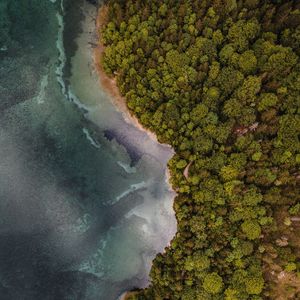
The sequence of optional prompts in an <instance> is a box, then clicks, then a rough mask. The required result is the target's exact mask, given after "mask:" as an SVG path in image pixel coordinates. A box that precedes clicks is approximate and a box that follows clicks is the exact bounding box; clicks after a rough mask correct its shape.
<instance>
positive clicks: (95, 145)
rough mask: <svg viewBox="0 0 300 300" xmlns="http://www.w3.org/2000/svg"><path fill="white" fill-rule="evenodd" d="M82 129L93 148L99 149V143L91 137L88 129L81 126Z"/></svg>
mask: <svg viewBox="0 0 300 300" xmlns="http://www.w3.org/2000/svg"><path fill="white" fill-rule="evenodd" d="M82 131H83V133H84V134H85V136H86V138H87V140H88V141H89V142H90V143H91V145H92V146H94V147H95V148H97V149H99V148H100V144H99V143H98V142H97V141H95V140H94V139H93V138H92V137H91V135H90V133H89V131H88V130H87V129H86V128H83V129H82Z"/></svg>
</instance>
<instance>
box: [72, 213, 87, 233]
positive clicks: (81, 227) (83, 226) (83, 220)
mask: <svg viewBox="0 0 300 300" xmlns="http://www.w3.org/2000/svg"><path fill="white" fill-rule="evenodd" d="M90 226H91V216H90V214H87V213H86V214H84V215H83V216H82V217H80V218H78V219H77V220H76V223H75V226H74V228H73V230H74V232H76V233H84V232H86V231H87V230H88V229H89V228H90Z"/></svg>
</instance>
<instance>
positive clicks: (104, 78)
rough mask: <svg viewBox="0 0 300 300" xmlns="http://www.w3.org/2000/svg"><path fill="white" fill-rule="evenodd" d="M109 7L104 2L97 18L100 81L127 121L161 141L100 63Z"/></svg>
mask: <svg viewBox="0 0 300 300" xmlns="http://www.w3.org/2000/svg"><path fill="white" fill-rule="evenodd" d="M107 9H108V7H107V6H106V5H105V4H103V5H102V6H101V7H99V8H98V13H97V18H96V33H97V38H98V40H97V46H96V47H95V48H94V55H93V56H94V64H95V66H96V70H97V73H98V75H99V80H100V83H101V85H102V87H103V89H104V90H105V91H106V92H107V94H109V95H110V98H111V102H112V103H113V105H114V106H115V107H116V109H117V110H118V111H119V112H120V113H121V114H122V115H123V116H124V119H125V121H126V122H127V123H130V124H132V125H133V126H135V127H136V128H138V129H139V130H141V131H143V132H145V133H146V134H147V135H148V136H149V137H150V138H151V139H152V140H154V141H155V142H157V143H159V141H158V139H157V136H156V134H155V133H154V132H152V131H151V130H149V129H147V128H145V127H144V126H142V125H141V123H140V122H139V120H138V119H137V117H136V116H134V115H133V114H132V113H131V112H130V110H129V109H128V107H127V104H126V99H125V97H123V96H122V95H121V94H120V91H119V88H118V86H117V82H116V79H115V78H111V77H109V76H108V75H107V74H106V73H105V71H104V69H103V67H102V65H101V63H100V62H101V59H102V55H103V53H104V49H105V47H104V45H103V44H101V43H100V33H99V32H100V29H101V28H102V26H104V24H105V21H106V14H107ZM160 144H161V145H164V146H165V147H168V148H170V149H172V151H173V152H174V154H175V151H174V150H173V148H172V147H171V146H170V145H168V144H162V143H160Z"/></svg>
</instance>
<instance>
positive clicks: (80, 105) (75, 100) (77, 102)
mask: <svg viewBox="0 0 300 300" xmlns="http://www.w3.org/2000/svg"><path fill="white" fill-rule="evenodd" d="M67 98H68V99H69V100H70V101H72V102H73V103H74V104H75V105H76V106H77V107H78V108H79V109H82V110H85V111H87V112H88V111H90V109H89V108H88V107H87V106H86V105H84V104H83V103H82V102H80V100H79V99H78V97H77V96H76V95H74V93H73V92H72V91H71V89H70V88H69V89H68V94H67Z"/></svg>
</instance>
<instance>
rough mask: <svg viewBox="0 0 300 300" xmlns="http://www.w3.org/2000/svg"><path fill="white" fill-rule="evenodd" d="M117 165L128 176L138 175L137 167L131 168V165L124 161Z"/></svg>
mask: <svg viewBox="0 0 300 300" xmlns="http://www.w3.org/2000/svg"><path fill="white" fill-rule="evenodd" d="M117 164H118V165H119V166H120V167H121V168H122V169H123V170H124V171H125V172H126V173H128V174H133V173H136V168H135V167H130V165H129V164H126V163H124V162H122V161H117Z"/></svg>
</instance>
